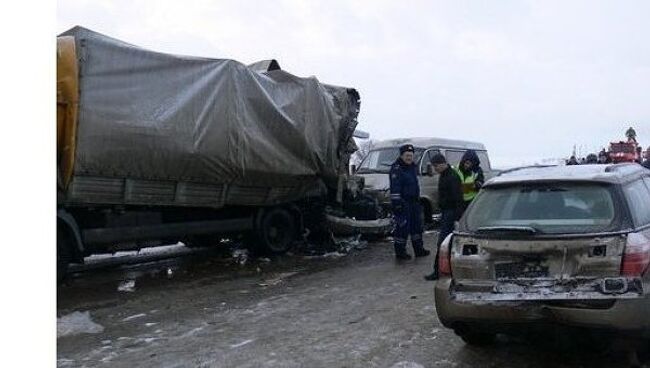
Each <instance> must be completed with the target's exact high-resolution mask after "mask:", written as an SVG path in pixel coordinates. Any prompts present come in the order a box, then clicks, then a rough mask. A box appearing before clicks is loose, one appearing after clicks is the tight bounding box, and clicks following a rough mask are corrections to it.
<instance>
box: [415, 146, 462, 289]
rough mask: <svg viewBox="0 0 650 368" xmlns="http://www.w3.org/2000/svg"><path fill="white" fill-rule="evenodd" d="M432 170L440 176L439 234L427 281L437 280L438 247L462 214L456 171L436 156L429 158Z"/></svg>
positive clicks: (443, 157) (459, 185)
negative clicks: (431, 268) (433, 260)
mask: <svg viewBox="0 0 650 368" xmlns="http://www.w3.org/2000/svg"><path fill="white" fill-rule="evenodd" d="M431 164H433V168H434V170H435V171H436V172H437V173H438V174H440V177H439V178H438V207H440V212H441V215H442V216H441V218H440V232H439V233H438V242H437V247H438V252H437V253H436V259H435V262H434V263H433V272H432V273H431V274H429V275H426V276H424V279H425V280H427V281H434V280H437V279H438V254H439V253H440V245H441V244H442V242H443V241H444V240H445V238H446V237H447V236H448V235H449V234H451V233H452V232H453V231H454V223H455V222H456V221H458V219H459V218H460V217H461V215H462V214H463V189H462V187H461V184H460V178H459V177H458V173H457V172H456V170H455V169H454V168H453V167H451V165H449V164H448V163H447V160H446V159H445V156H443V155H441V154H439V153H438V154H436V155H434V156H433V157H432V158H431Z"/></svg>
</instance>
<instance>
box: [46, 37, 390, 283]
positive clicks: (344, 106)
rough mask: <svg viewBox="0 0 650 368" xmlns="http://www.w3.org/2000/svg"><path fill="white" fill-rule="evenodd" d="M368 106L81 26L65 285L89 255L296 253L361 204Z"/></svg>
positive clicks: (72, 54) (71, 55)
mask: <svg viewBox="0 0 650 368" xmlns="http://www.w3.org/2000/svg"><path fill="white" fill-rule="evenodd" d="M359 104H360V102H359V94H358V93H357V91H356V90H354V89H352V88H345V87H337V86H332V85H327V84H322V83H320V82H319V81H318V80H317V79H316V78H315V77H310V78H301V77H297V76H294V75H292V74H290V73H287V72H286V71H284V70H282V69H281V68H280V66H279V64H278V63H277V62H276V61H274V60H273V61H264V62H258V63H255V64H252V65H248V66H247V65H244V64H242V63H239V62H237V61H234V60H227V59H209V58H200V57H189V56H178V55H169V54H163V53H158V52H153V51H149V50H145V49H142V48H139V47H137V46H133V45H131V44H128V43H125V42H122V41H119V40H116V39H113V38H111V37H107V36H105V35H102V34H99V33H96V32H93V31H91V30H88V29H85V28H82V27H75V28H73V29H71V30H69V31H67V32H64V33H63V34H61V35H59V36H58V37H57V266H58V267H57V272H58V277H59V279H61V278H62V277H63V275H65V272H66V269H67V267H68V265H69V264H70V263H74V262H82V261H83V258H84V257H85V256H87V255H90V254H95V253H110V252H116V251H120V250H134V249H139V248H142V247H146V246H154V245H161V244H166V243H167V244H168V243H170V242H177V241H182V242H184V243H186V244H187V245H189V246H195V245H205V244H211V243H216V242H218V241H219V239H221V238H222V237H224V236H229V234H238V235H239V234H243V235H242V236H243V237H244V238H245V239H247V240H249V241H250V243H251V244H255V246H257V247H258V248H259V249H263V250H264V251H267V252H273V253H282V252H285V251H286V250H287V249H288V248H289V247H290V246H291V244H292V243H293V242H294V240H295V239H296V238H298V237H299V236H300V235H301V234H302V233H303V232H304V229H305V228H306V227H308V226H311V225H310V223H316V224H320V225H322V223H323V222H324V219H325V218H326V217H325V212H326V209H335V210H336V209H337V208H343V207H345V208H350V204H349V203H348V204H347V205H346V206H343V205H342V204H343V202H344V201H345V200H348V201H354V198H356V196H355V195H350V193H345V191H346V190H347V189H349V186H348V185H347V184H348V183H351V182H354V179H353V178H350V177H348V175H347V172H348V162H349V157H350V155H351V154H352V153H353V152H354V151H355V150H356V146H355V144H354V140H353V139H352V137H353V134H354V131H355V127H356V125H357V115H358V113H359ZM350 198H352V199H350ZM352 207H353V206H352ZM343 212H344V211H343ZM383 225H386V223H383Z"/></svg>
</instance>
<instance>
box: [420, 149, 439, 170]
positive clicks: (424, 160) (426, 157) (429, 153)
mask: <svg viewBox="0 0 650 368" xmlns="http://www.w3.org/2000/svg"><path fill="white" fill-rule="evenodd" d="M438 153H440V151H439V150H437V149H431V150H428V151H427V152H426V153H425V154H424V157H422V161H421V162H420V173H422V174H425V173H426V172H427V164H430V163H431V159H432V158H433V156H435V155H436V154H438Z"/></svg>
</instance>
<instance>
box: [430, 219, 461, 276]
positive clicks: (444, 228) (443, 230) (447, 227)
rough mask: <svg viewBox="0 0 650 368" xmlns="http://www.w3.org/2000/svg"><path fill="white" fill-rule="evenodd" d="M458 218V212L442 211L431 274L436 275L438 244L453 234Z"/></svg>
mask: <svg viewBox="0 0 650 368" xmlns="http://www.w3.org/2000/svg"><path fill="white" fill-rule="evenodd" d="M457 218H458V210H456V209H451V210H442V216H441V218H440V233H439V234H438V242H437V244H436V260H435V261H434V263H433V273H438V254H439V253H440V244H442V242H443V241H444V240H445V238H446V237H447V236H448V235H449V234H451V233H453V232H454V223H455V222H456V219H457Z"/></svg>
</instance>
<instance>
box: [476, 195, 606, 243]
mask: <svg viewBox="0 0 650 368" xmlns="http://www.w3.org/2000/svg"><path fill="white" fill-rule="evenodd" d="M612 193H613V191H612V188H611V187H610V186H608V185H604V184H602V185H601V184H582V183H545V184H525V185H524V184H522V185H515V186H507V187H486V188H484V190H483V191H482V192H481V194H479V196H478V197H477V198H476V200H475V203H474V205H473V206H472V207H471V208H470V209H469V210H468V212H467V213H466V216H465V224H466V226H467V229H466V230H469V231H471V232H476V231H477V230H478V229H479V228H483V227H495V226H496V227H502V226H506V227H508V226H520V227H521V226H525V227H532V228H534V229H535V230H537V231H538V232H539V233H542V234H580V233H591V232H601V231H611V230H614V226H615V223H614V222H615V221H614V220H615V218H616V217H617V216H616V211H617V210H616V208H617V206H616V203H615V201H614V196H613V194H612Z"/></svg>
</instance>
